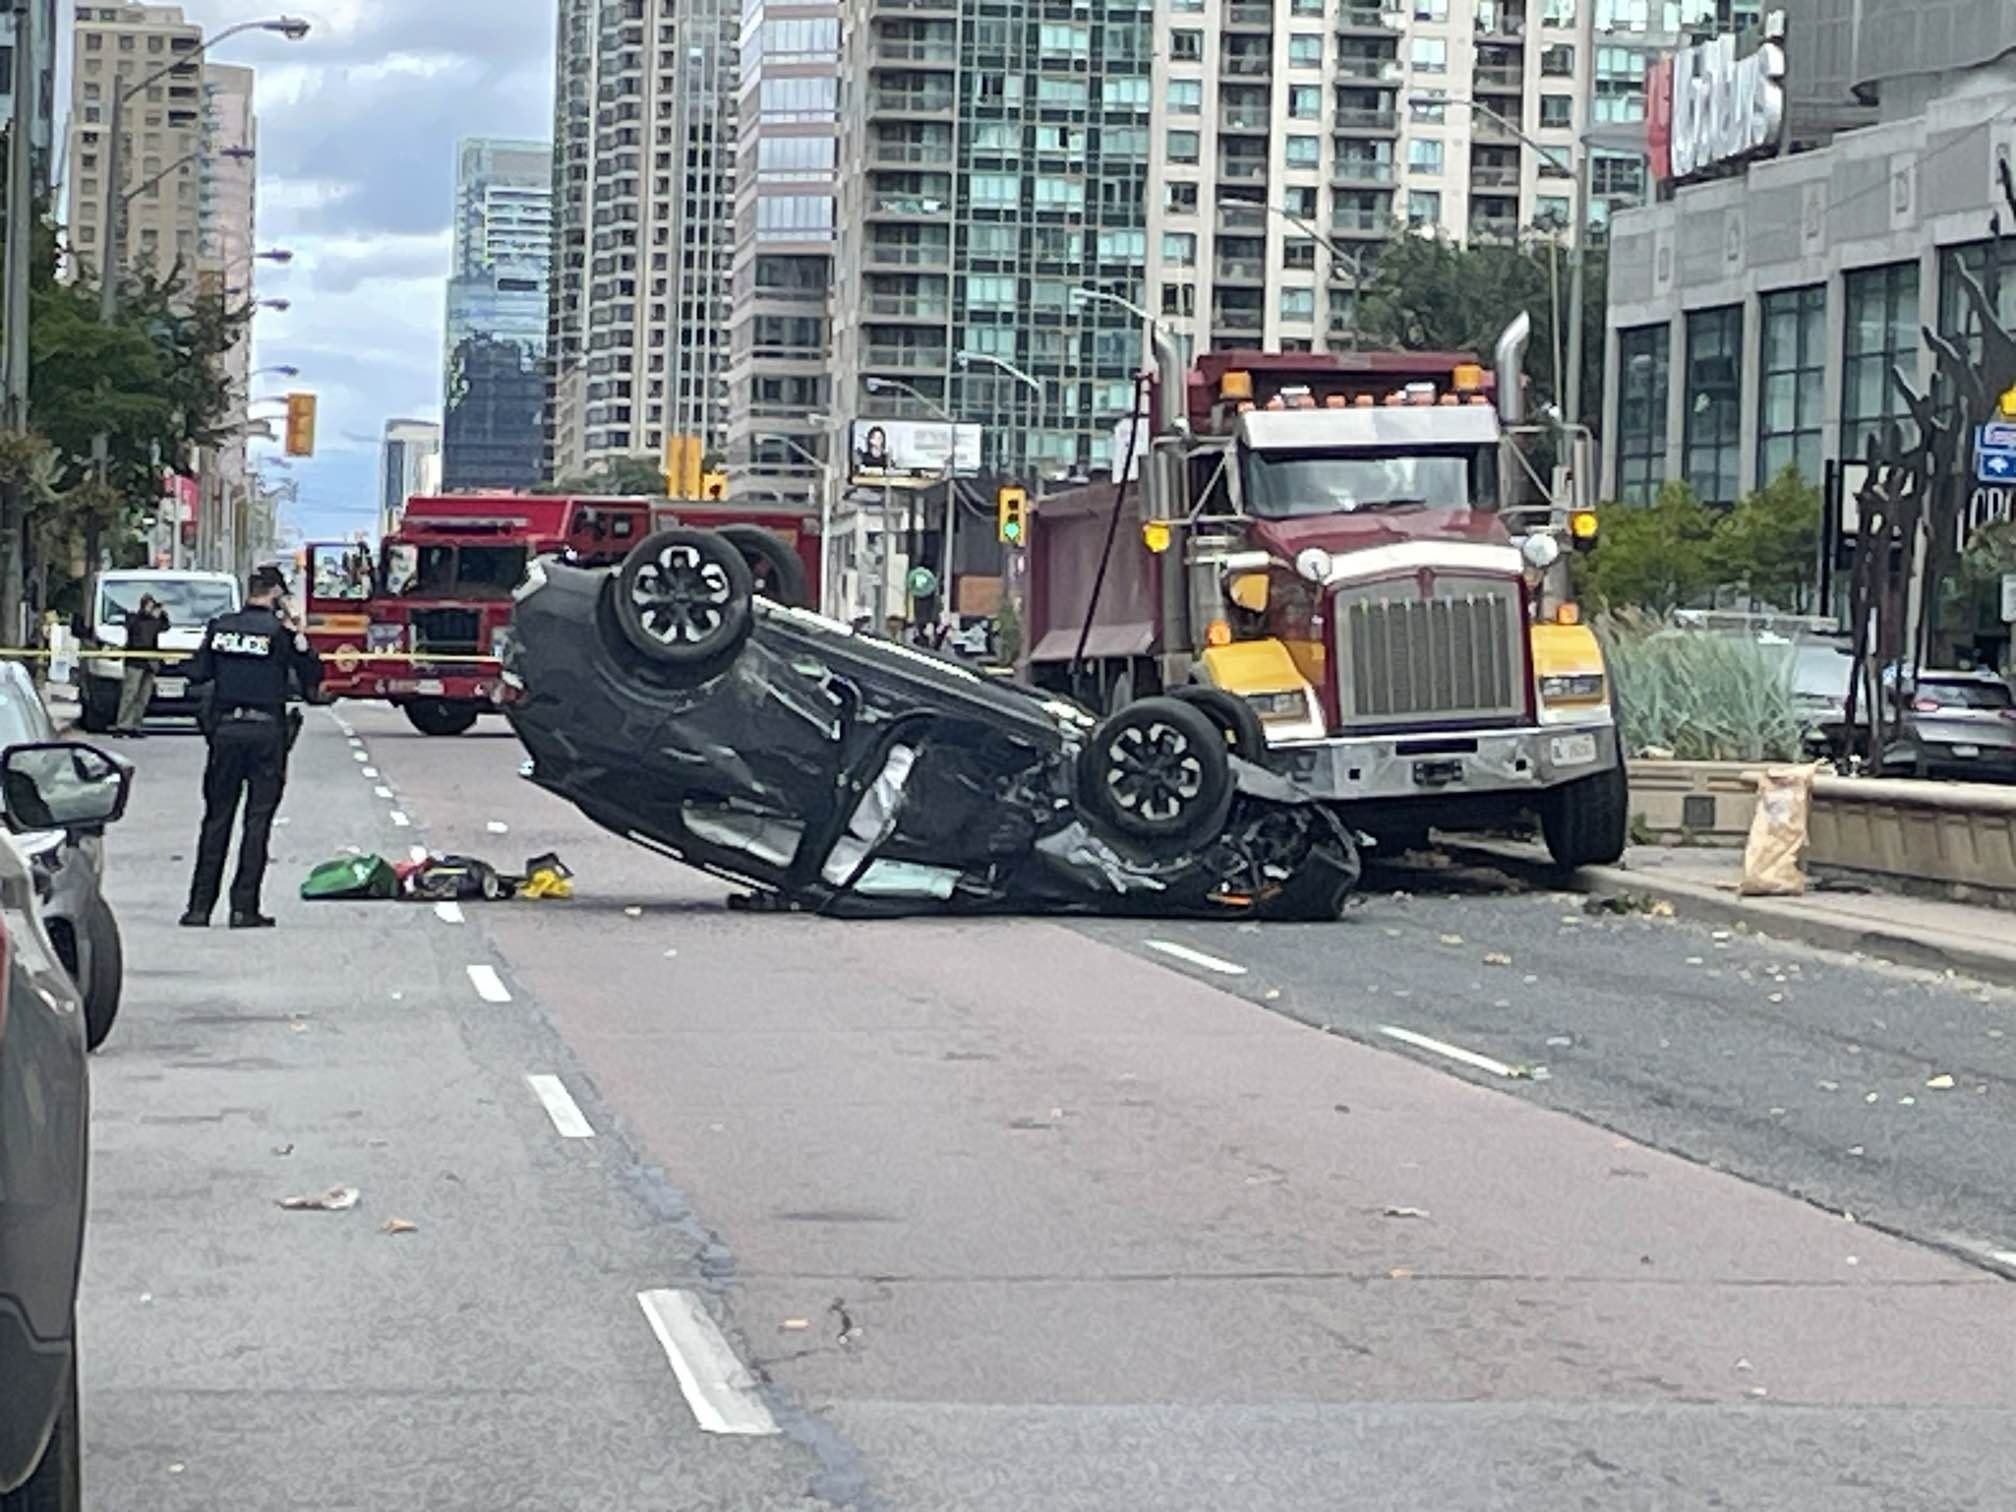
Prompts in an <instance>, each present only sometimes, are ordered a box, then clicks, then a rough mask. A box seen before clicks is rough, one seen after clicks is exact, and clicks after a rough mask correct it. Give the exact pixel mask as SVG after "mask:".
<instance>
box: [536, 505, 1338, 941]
mask: <svg viewBox="0 0 2016 1512" xmlns="http://www.w3.org/2000/svg"><path fill="white" fill-rule="evenodd" d="M749 546H750V543H749V542H746V541H740V540H737V539H735V538H734V537H733V533H731V534H730V535H726V536H724V535H722V534H717V533H715V532H713V531H706V530H691V529H674V530H667V531H662V532H660V533H658V534H656V535H653V536H651V537H649V538H648V539H646V540H644V541H642V542H640V543H639V544H638V545H637V546H636V548H635V549H634V550H632V551H631V553H630V555H629V556H628V557H627V558H626V559H625V560H624V561H623V563H622V565H621V566H620V567H618V568H595V569H589V568H580V567H572V566H567V565H564V564H562V563H560V562H558V561H554V560H550V559H549V560H543V561H540V562H537V563H535V564H534V565H533V567H532V569H531V571H530V573H529V575H528V576H527V578H526V580H525V582H524V583H523V584H522V585H521V586H520V587H519V589H518V591H517V601H516V605H515V607H514V611H513V616H512V631H511V636H510V640H509V644H508V647H507V649H506V653H505V660H504V682H505V685H506V712H507V713H508V714H509V716H510V719H511V723H512V725H513V727H514V728H515V729H516V730H517V733H518V737H519V739H520V740H522V741H523V742H524V745H525V748H526V750H527V751H528V752H529V753H530V756H531V760H530V761H529V762H528V763H527V764H526V771H527V775H528V776H529V777H530V778H531V779H532V780H533V781H534V782H536V783H538V784H539V785H540V786H542V787H544V788H547V789H549V790H550V791H552V792H554V793H557V794H559V795H560V796H562V797H564V798H566V799H567V800H569V801H570V802H572V803H573V804H575V805H576V806H577V807H578V808H579V809H580V810H581V811H582V813H584V814H585V815H587V816H588V817H589V818H590V819H592V820H594V821H595V822H596V823H598V824H600V825H602V826H604V827H605V828H607V829H610V830H612V831H614V832H616V833H617V834H621V835H624V836H626V837H627V838H629V839H632V840H635V841H637V842H638V843H640V844H643V845H646V846H649V847H651V848H653V849H656V850H659V851H661V852H663V853H665V854H667V855H669V856H672V857H674V858H675V859H677V860H680V861H683V862H685V863H687V864H688V865H692V866H697V867H700V868H702V869H704V870H707V871H710V872H713V873H715V874H717V875H720V876H724V877H728V878H731V879H735V880H738V881H741V882H744V883H747V884H749V885H750V886H752V887H754V888H756V889H758V890H759V891H760V892H763V893H768V894H773V895H776V896H778V897H780V898H781V899H782V900H784V901H786V902H788V903H789V904H791V905H794V906H797V907H802V908H805V909H810V910H817V911H820V912H826V913H832V914H840V915H849V916H861V915H886V914H899V913H919V912H949V913H987V912H997V913H1005V912H1053V911H1061V912H1085V913H1094V912H1096V913H1138V914H1172V913H1173V914H1195V915H1214V916H1236V915H1250V916H1254V917H1260V918H1278V919H1334V918H1336V917H1337V915H1338V914H1339V913H1340V912H1341V911H1342V909H1343V906H1344V900H1345V897H1346V894H1347V893H1348V892H1349V891H1350V889H1351V888H1352V887H1353V886H1354V885H1355V884H1356V882H1357V879H1358V868H1359V861H1358V851H1357V846H1356V844H1355V840H1354V836H1353V835H1352V833H1351V832H1350V830H1348V829H1347V828H1346V827H1345V826H1344V825H1343V824H1342V823H1341V822H1340V821H1339V820H1338V819H1337V818H1336V817H1335V816H1334V815H1333V814H1332V813H1331V812H1330V811H1329V810H1328V809H1326V808H1325V807H1323V806H1322V805H1320V804H1317V803H1315V802H1313V801H1308V800H1306V799H1305V798H1304V797H1303V796H1302V794H1301V793H1300V791H1299V790H1298V789H1296V788H1295V787H1293V786H1292V785H1291V784H1289V783H1288V782H1286V781H1285V780H1283V779H1281V778H1279V777H1277V776H1275V775H1273V774H1271V773H1269V772H1267V771H1265V770H1263V769H1262V768H1261V767H1259V766H1257V765H1254V764H1252V763H1251V762H1249V761H1247V760H1246V759H1244V755H1242V753H1244V754H1245V755H1257V754H1258V752H1259V750H1260V748H1261V742H1262V737H1261V735H1260V731H1259V728H1258V723H1257V721H1256V720H1254V718H1253V717H1252V715H1251V713H1250V711H1248V710H1247V709H1246V707H1245V706H1244V705H1243V704H1240V703H1239V702H1238V701H1237V700H1235V699H1232V698H1230V697H1229V696H1227V695H1224V694H1220V693H1216V692H1213V691H1211V690H1205V689H1198V690H1189V691H1186V693H1185V695H1184V696H1181V697H1168V698H1146V699H1142V700H1140V701H1139V702H1138V703H1134V704H1131V705H1129V706H1127V707H1126V708H1123V709H1121V710H1120V711H1119V712H1117V713H1115V714H1113V715H1112V716H1110V717H1109V718H1107V719H1106V720H1104V721H1103V722H1099V721H1095V720H1094V719H1093V718H1092V717H1091V716H1090V715H1089V714H1087V713H1086V712H1085V711H1083V710H1082V709H1080V708H1078V707H1076V706H1075V705H1072V704H1067V703H1063V702H1061V701H1058V700H1055V699H1051V698H1047V697H1045V696H1043V695H1040V694H1037V693H1034V692H1031V691H1028V690H1026V689H1022V688H1019V687H1015V686H1012V685H1007V684H1004V683H1000V682H996V681H994V680H991V679H989V678H987V677H984V676H982V675H980V674H978V673H975V672H972V671H970V670H968V669H967V668H965V667H963V666H960V665H958V664H957V663H954V662H951V661H948V660H945V659H943V658H940V657H937V656H933V655H930V654H928V653H926V652H923V651H920V650H914V649H912V648H910V647H908V646H904V645H900V644H897V643H896V642H894V641H889V640H884V639H881V638H879V637H875V636H870V635H863V634H858V633H856V632H855V631H853V630H851V629H850V628H849V627H848V626H846V625H843V624H840V623H838V622H836V621H833V620H829V619H826V618H824V617H823V616H820V615H817V614H814V613H811V612H810V611H808V610H806V609H803V608H800V607H797V606H795V605H792V604H788V603H780V602H777V601H776V600H774V599H772V598H769V597H761V596H758V593H757V590H756V586H755V575H754V574H752V569H751V563H750V560H749V555H747V554H745V552H748V548H749ZM749 554H753V555H754V556H755V557H756V558H757V569H758V571H760V570H761V567H762V563H763V553H762V552H760V551H758V552H753V553H749ZM765 586H766V588H767V589H773V590H775V589H777V588H778V587H779V585H778V584H777V582H776V579H775V577H774V575H772V577H771V581H770V582H769V583H766V585H765Z"/></svg>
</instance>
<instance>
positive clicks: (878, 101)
mask: <svg viewBox="0 0 2016 1512" xmlns="http://www.w3.org/2000/svg"><path fill="white" fill-rule="evenodd" d="M953 108H954V106H953V96H952V91H951V90H949V89H945V90H938V89H875V90H870V91H869V93H868V111H869V114H871V115H878V116H904V115H908V116H949V115H951V114H952V111H953Z"/></svg>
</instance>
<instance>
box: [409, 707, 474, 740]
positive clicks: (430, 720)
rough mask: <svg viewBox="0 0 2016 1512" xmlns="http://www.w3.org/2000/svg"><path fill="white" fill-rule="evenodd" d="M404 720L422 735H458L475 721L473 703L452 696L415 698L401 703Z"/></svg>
mask: <svg viewBox="0 0 2016 1512" xmlns="http://www.w3.org/2000/svg"><path fill="white" fill-rule="evenodd" d="M403 709H404V712H405V715H406V722H407V723H408V724H410V725H412V726H413V728H414V729H416V730H418V731H419V732H420V733H421V734H422V735H460V734H461V733H462V732H463V731H465V730H467V729H469V728H470V727H471V726H472V725H474V724H475V723H476V716H477V714H478V713H479V712H480V710H479V709H478V708H477V706H476V705H475V704H471V703H457V702H456V701H455V700H454V699H452V698H416V699H414V700H412V701H411V702H410V703H407V704H405V705H403Z"/></svg>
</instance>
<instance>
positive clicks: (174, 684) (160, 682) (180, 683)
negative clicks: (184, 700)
mask: <svg viewBox="0 0 2016 1512" xmlns="http://www.w3.org/2000/svg"><path fill="white" fill-rule="evenodd" d="M188 691H189V679H188V678H186V677H161V678H156V679H155V681H154V692H155V694H156V695H157V696H159V697H161V698H180V697H182V695H183V694H185V693H187V692H188Z"/></svg>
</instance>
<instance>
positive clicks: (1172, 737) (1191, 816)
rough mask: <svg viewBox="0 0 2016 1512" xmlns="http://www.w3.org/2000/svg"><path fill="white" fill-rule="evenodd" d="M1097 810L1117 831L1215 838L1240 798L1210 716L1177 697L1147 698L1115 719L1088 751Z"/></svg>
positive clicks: (1165, 839)
mask: <svg viewBox="0 0 2016 1512" xmlns="http://www.w3.org/2000/svg"><path fill="white" fill-rule="evenodd" d="M1082 761H1083V766H1082V768H1081V777H1082V781H1083V785H1084V788H1085V791H1086V796H1087V801H1088V802H1089V803H1090V805H1091V806H1092V808H1093V811H1094V812H1095V813H1096V814H1097V815H1098V816H1099V817H1101V818H1103V819H1105V820H1106V821H1107V822H1108V823H1110V824H1111V825H1112V826H1113V827H1114V828H1115V829H1117V830H1120V831H1121V832H1122V833H1124V834H1128V835H1132V836H1135V837H1136V838H1138V839H1142V840H1149V841H1155V842H1158V843H1168V844H1194V843H1197V842H1199V841H1203V840H1208V839H1210V838H1211V836H1213V835H1214V834H1216V833H1217V831H1218V830H1219V829H1220V828H1221V827H1222V826H1223V825H1224V823H1225V812H1226V810H1227V808H1229V807H1230V805H1231V802H1232V762H1231V758H1230V755H1229V752H1228V747H1227V745H1226V742H1225V736H1224V734H1223V733H1222V732H1221V731H1220V730H1219V728H1218V726H1217V725H1216V724H1214V723H1213V722H1212V721H1211V718H1210V716H1208V715H1207V714H1205V713H1204V711H1203V710H1202V709H1199V708H1197V707H1196V706H1195V705H1192V704H1188V703H1184V702H1182V701H1181V700H1180V699H1175V698H1144V699H1142V700H1140V701H1139V702H1138V703H1132V704H1129V705H1128V706H1127V707H1126V708H1124V709H1122V710H1120V712H1119V713H1117V714H1114V715H1112V716H1111V717H1110V718H1108V719H1107V720H1106V721H1105V722H1104V723H1103V724H1101V725H1100V726H1099V728H1098V729H1097V730H1096V731H1094V732H1093V735H1092V741H1091V744H1089V745H1088V746H1087V747H1086V748H1085V754H1084V756H1083V758H1082Z"/></svg>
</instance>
